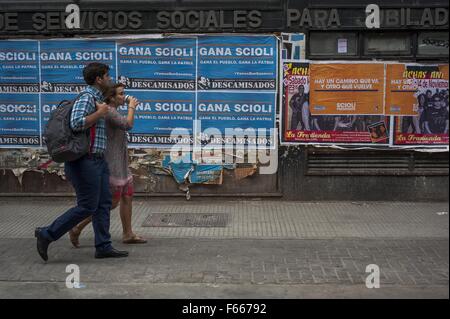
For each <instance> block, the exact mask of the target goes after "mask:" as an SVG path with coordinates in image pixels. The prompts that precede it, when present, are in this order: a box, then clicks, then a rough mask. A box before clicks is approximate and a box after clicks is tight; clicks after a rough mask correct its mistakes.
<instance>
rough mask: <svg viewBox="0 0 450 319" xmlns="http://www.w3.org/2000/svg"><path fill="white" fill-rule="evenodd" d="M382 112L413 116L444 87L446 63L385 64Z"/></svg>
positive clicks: (446, 78) (445, 82)
mask: <svg viewBox="0 0 450 319" xmlns="http://www.w3.org/2000/svg"><path fill="white" fill-rule="evenodd" d="M386 81H387V84H386V87H387V89H386V115H400V116H402V115H403V116H405V115H409V116H417V115H419V113H421V111H422V110H423V109H425V108H426V105H425V104H426V103H427V102H428V101H431V97H432V96H433V95H435V94H437V93H439V92H440V91H445V90H448V64H442V65H417V64H410V65H408V64H388V65H387V67H386Z"/></svg>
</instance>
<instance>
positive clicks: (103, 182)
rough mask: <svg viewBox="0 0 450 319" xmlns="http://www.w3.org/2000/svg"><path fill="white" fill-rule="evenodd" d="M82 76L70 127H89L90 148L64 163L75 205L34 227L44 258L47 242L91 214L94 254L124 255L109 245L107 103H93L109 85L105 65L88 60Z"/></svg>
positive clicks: (100, 98) (45, 258)
mask: <svg viewBox="0 0 450 319" xmlns="http://www.w3.org/2000/svg"><path fill="white" fill-rule="evenodd" d="M83 77H84V80H85V82H86V83H87V84H88V85H89V86H88V87H87V88H86V90H85V91H84V92H83V93H84V94H82V95H81V96H80V97H79V99H78V100H77V101H76V102H75V103H74V105H73V109H72V113H71V117H70V127H71V129H72V130H73V131H74V132H80V131H85V130H87V129H90V130H91V148H90V152H89V153H88V154H86V155H84V156H82V157H81V158H80V159H78V160H75V161H71V162H66V163H65V167H64V171H65V173H66V176H67V178H68V179H69V180H70V182H71V183H72V185H73V187H74V189H75V192H76V195H77V206H76V207H73V208H71V209H69V210H68V211H66V212H65V213H64V214H62V215H61V216H59V217H58V218H57V219H55V220H54V221H53V223H52V224H51V225H50V226H46V227H38V228H36V230H35V236H36V238H37V250H38V253H39V255H40V256H41V257H42V259H44V260H45V261H47V260H48V255H47V250H48V246H49V244H50V243H51V242H53V241H56V240H58V239H59V238H60V237H62V236H63V235H64V234H65V233H67V232H68V231H69V230H71V229H72V228H73V227H74V226H75V225H77V224H78V223H79V222H81V221H82V220H84V219H85V218H86V217H88V216H92V225H93V228H94V233H95V250H96V251H95V258H109V257H126V256H128V252H126V251H118V250H116V249H114V248H113V247H112V245H111V235H110V233H109V224H110V216H109V214H110V209H111V201H112V199H111V192H110V189H109V169H108V165H107V163H106V161H105V159H104V151H105V149H106V142H107V141H106V132H105V119H104V116H105V115H106V114H107V112H108V106H107V105H106V104H104V103H101V104H97V105H96V102H100V101H103V94H102V92H103V91H104V90H105V89H106V88H107V87H108V86H110V85H111V77H110V76H109V67H108V66H107V65H105V64H102V63H90V64H88V65H87V66H86V67H85V68H84V69H83Z"/></svg>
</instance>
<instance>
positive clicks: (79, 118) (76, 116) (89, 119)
mask: <svg viewBox="0 0 450 319" xmlns="http://www.w3.org/2000/svg"><path fill="white" fill-rule="evenodd" d="M107 112H108V106H107V105H106V104H102V105H98V106H97V107H96V106H95V100H94V98H93V97H92V96H91V95H90V94H83V95H82V96H81V97H80V98H79V99H78V100H77V101H76V102H75V103H74V105H73V109H72V114H71V115H70V127H71V128H72V130H73V131H74V132H80V131H83V130H86V129H88V128H90V127H91V126H92V125H94V124H95V123H97V121H98V120H99V119H100V118H101V117H103V116H104V115H105V114H106V113H107Z"/></svg>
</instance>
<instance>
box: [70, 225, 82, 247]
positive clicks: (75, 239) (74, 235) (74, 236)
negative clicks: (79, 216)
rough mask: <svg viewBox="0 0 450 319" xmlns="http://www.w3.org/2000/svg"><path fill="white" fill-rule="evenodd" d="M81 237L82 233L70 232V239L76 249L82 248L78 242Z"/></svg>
mask: <svg viewBox="0 0 450 319" xmlns="http://www.w3.org/2000/svg"><path fill="white" fill-rule="evenodd" d="M79 237H80V233H78V232H75V231H73V229H71V230H69V239H70V242H71V243H72V245H73V247H75V248H80V241H79V240H78V239H79Z"/></svg>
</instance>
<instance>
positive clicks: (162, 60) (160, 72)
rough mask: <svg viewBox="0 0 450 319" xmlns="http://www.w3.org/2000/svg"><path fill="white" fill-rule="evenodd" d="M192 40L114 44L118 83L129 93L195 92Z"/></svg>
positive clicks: (175, 39)
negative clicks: (135, 91) (124, 86)
mask: <svg viewBox="0 0 450 319" xmlns="http://www.w3.org/2000/svg"><path fill="white" fill-rule="evenodd" d="M196 54H197V52H196V39H195V38H169V39H149V40H138V41H122V42H121V41H119V42H118V43H117V59H118V79H117V80H118V82H121V83H123V84H124V85H126V87H127V88H129V89H133V90H136V89H137V90H177V91H193V90H195V68H196Z"/></svg>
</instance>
